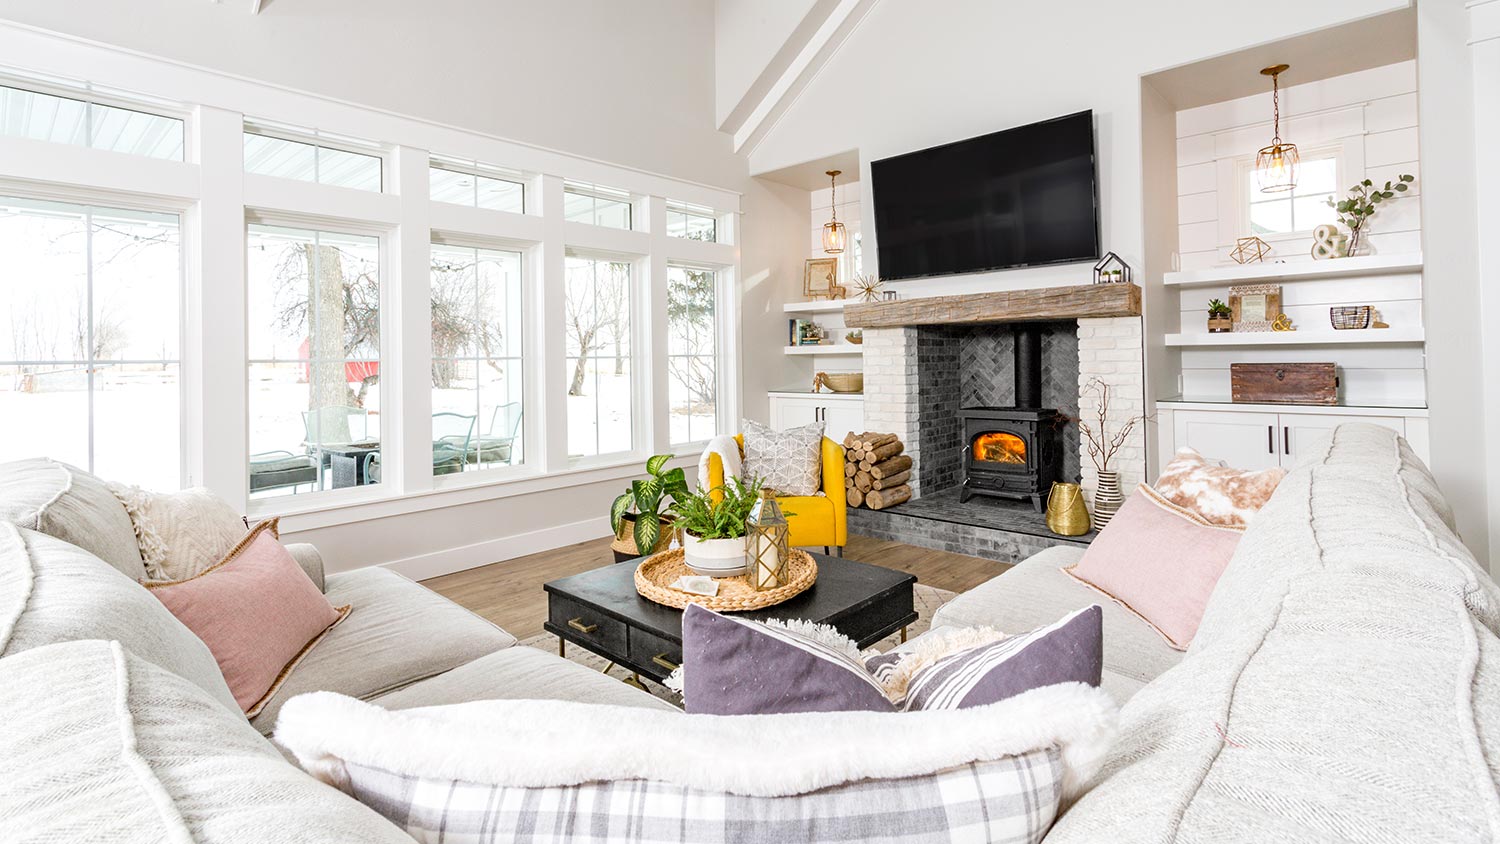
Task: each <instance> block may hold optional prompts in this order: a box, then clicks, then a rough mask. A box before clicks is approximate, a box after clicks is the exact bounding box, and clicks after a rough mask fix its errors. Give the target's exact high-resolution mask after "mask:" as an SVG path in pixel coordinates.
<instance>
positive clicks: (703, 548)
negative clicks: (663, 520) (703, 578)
mask: <svg viewBox="0 0 1500 844" xmlns="http://www.w3.org/2000/svg"><path fill="white" fill-rule="evenodd" d="M682 556H683V560H684V562H686V563H687V567H688V568H690V569H692V570H693V571H694V572H695V573H697V574H702V575H707V576H709V577H738V576H740V575H742V574H744V573H745V537H743V536H741V537H738V538H736V539H699V538H698V537H696V536H693V535H692V534H691V533H688V532H687V531H683V533H682Z"/></svg>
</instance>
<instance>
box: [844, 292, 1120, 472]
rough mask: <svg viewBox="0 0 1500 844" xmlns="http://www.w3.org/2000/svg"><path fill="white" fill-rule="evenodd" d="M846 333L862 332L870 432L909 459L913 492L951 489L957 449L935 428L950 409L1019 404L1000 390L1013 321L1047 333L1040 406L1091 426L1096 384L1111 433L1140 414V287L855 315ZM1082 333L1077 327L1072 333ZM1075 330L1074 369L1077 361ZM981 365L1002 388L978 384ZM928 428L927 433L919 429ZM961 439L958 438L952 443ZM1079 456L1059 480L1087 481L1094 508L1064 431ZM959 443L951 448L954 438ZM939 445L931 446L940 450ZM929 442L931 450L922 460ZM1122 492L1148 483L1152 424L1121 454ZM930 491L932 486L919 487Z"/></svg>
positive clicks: (920, 303)
mask: <svg viewBox="0 0 1500 844" xmlns="http://www.w3.org/2000/svg"><path fill="white" fill-rule="evenodd" d="M845 320H846V323H847V324H848V325H850V326H852V327H861V328H863V329H864V373H865V389H864V394H865V427H866V428H867V429H869V430H871V431H883V432H885V431H888V432H892V433H895V434H896V435H897V436H899V437H900V438H901V441H902V442H903V443H905V444H906V452H905V453H907V454H909V455H911V457H912V461H913V464H914V465H913V471H912V481H911V484H912V494H913V497H917V498H920V497H921V496H922V494H923V493H924V492H927V493H934V492H937V491H939V490H940V489H944V488H947V487H951V486H952V485H953V484H954V483H956V481H955V479H954V472H953V470H952V469H951V468H950V466H956V465H957V451H956V449H957V448H958V447H961V444H960V443H958V440H957V439H954V438H953V437H949V436H947V435H946V431H945V432H942V434H941V435H935V434H934V431H933V429H934V428H941V427H944V426H951V425H953V424H954V420H955V419H956V417H954V416H953V411H954V410H956V409H957V408H958V407H962V406H968V405H972V404H999V405H1003V404H1005V403H1007V402H1008V401H1013V400H1014V393H1013V391H1012V392H1009V393H1008V394H1007V391H1006V388H1005V387H1004V386H1003V385H1004V384H1006V383H1008V381H1009V379H1011V378H1012V372H1011V366H1010V363H1009V360H1010V358H1009V355H1008V351H1007V347H1006V346H1005V345H1004V344H1005V342H1006V337H1007V334H1008V332H1007V326H1006V323H1017V322H1029V323H1045V324H1046V329H1045V331H1046V333H1045V334H1044V336H1043V340H1044V351H1043V365H1042V375H1043V384H1042V395H1043V399H1044V404H1047V405H1048V406H1049V407H1053V408H1056V409H1058V410H1061V411H1063V412H1065V413H1068V414H1070V415H1073V414H1076V415H1079V416H1081V417H1082V418H1084V419H1086V420H1092V419H1095V418H1096V417H1097V414H1098V405H1097V396H1096V395H1095V394H1094V393H1093V392H1091V391H1087V390H1086V388H1087V386H1088V385H1089V383H1090V382H1091V381H1092V380H1093V379H1095V378H1098V379H1100V380H1102V381H1104V382H1106V383H1108V384H1109V385H1110V387H1111V396H1110V415H1109V423H1108V424H1109V425H1110V427H1111V429H1112V430H1117V429H1118V426H1119V425H1121V424H1123V423H1124V422H1125V421H1126V420H1127V419H1129V418H1130V417H1132V416H1138V415H1140V414H1141V413H1142V411H1143V408H1144V407H1145V394H1144V390H1145V384H1144V378H1143V348H1142V338H1141V318H1140V288H1138V287H1135V286H1134V285H1084V286H1078V287H1063V288H1041V289H1038V290H1016V291H1006V292H1004V293H981V294H975V295H972V296H941V297H933V298H931V299H910V300H901V301H896V302H878V303H872V304H864V305H851V306H849V307H848V308H847V309H846V311H845ZM1075 326H1076V328H1075ZM1075 331H1076V354H1077V366H1076V370H1075V369H1074V368H1073V367H1072V366H1070V365H1069V364H1071V363H1072V361H1071V359H1070V358H1071V355H1072V354H1073V349H1074V348H1075V347H1074V344H1073V343H1072V342H1071V341H1072V340H1073V339H1074V337H1073V336H1072V335H1073V332H1075ZM974 358H982V359H987V360H981V361H978V362H980V363H983V364H984V365H985V366H984V368H986V369H988V370H991V371H992V372H993V373H994V374H995V375H996V376H997V378H996V379H995V381H994V384H998V385H1000V386H998V387H995V386H992V385H990V384H986V383H985V382H984V380H983V379H982V378H976V375H975V372H976V367H975V363H976V361H975V360H974ZM924 426H925V428H926V430H924ZM956 436H957V435H956V434H955V435H954V437H956ZM1064 437H1065V438H1067V439H1066V440H1065V443H1071V444H1073V445H1074V446H1075V447H1076V452H1075V454H1076V458H1075V457H1074V455H1069V456H1068V457H1069V459H1067V460H1065V463H1064V471H1063V479H1064V480H1069V479H1071V478H1074V477H1081V481H1082V485H1083V487H1084V492H1085V494H1086V495H1087V496H1089V498H1090V499H1092V496H1093V493H1094V488H1095V485H1096V481H1097V475H1096V473H1095V470H1094V464H1093V461H1092V460H1090V459H1089V456H1088V454H1087V452H1086V451H1085V449H1084V443H1083V438H1082V436H1081V432H1080V431H1079V430H1078V428H1077V426H1076V425H1069V426H1068V427H1067V428H1065V429H1064ZM950 439H952V442H949V440H950ZM935 443H938V444H941V445H940V446H935V445H934V444H935ZM924 444H926V446H927V449H928V451H929V452H939V451H940V452H941V453H927V454H924V452H923V446H924ZM1112 468H1115V469H1116V470H1117V471H1119V472H1120V485H1121V489H1122V490H1125V491H1127V492H1128V491H1129V490H1132V489H1134V488H1135V485H1136V484H1138V483H1141V482H1143V481H1145V471H1146V449H1145V426H1143V425H1137V426H1136V430H1135V431H1134V432H1133V434H1132V435H1131V437H1130V440H1129V441H1128V442H1127V443H1126V444H1125V446H1124V447H1123V448H1121V449H1120V451H1119V452H1118V453H1117V454H1116V455H1115V458H1114V462H1113V464H1112ZM924 487H925V488H924Z"/></svg>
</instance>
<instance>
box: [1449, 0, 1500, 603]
mask: <svg viewBox="0 0 1500 844" xmlns="http://www.w3.org/2000/svg"><path fill="white" fill-rule="evenodd" d="M1469 17H1470V21H1469V22H1470V33H1469V38H1470V44H1471V45H1472V46H1471V48H1470V58H1471V60H1472V72H1473V82H1474V86H1473V87H1474V92H1473V95H1474V137H1475V141H1476V144H1475V145H1476V150H1475V152H1476V155H1475V159H1476V160H1475V170H1474V174H1475V179H1474V182H1475V187H1476V192H1477V193H1478V195H1479V197H1480V198H1479V215H1478V217H1477V219H1476V221H1475V222H1476V225H1477V227H1478V230H1479V240H1478V243H1479V259H1480V266H1479V281H1480V284H1479V295H1480V299H1479V308H1478V311H1479V312H1480V313H1483V314H1492V313H1497V312H1500V200H1497V199H1496V197H1500V155H1497V154H1496V152H1495V144H1494V142H1493V139H1494V138H1496V137H1500V0H1483V2H1478V3H1472V4H1470V9H1469ZM1455 107H1457V106H1456V105H1455ZM1481 336H1482V341H1481V342H1482V352H1481V354H1482V358H1481V361H1482V363H1481V367H1482V368H1481V371H1483V372H1486V373H1494V372H1500V334H1497V333H1496V332H1493V331H1486V332H1481ZM1483 380H1484V384H1483V389H1484V410H1483V412H1484V428H1483V431H1481V432H1480V437H1481V438H1482V439H1483V440H1484V442H1485V443H1486V445H1487V446H1488V447H1487V448H1486V450H1485V455H1484V456H1485V461H1484V470H1483V471H1484V473H1485V476H1486V477H1488V478H1500V447H1494V446H1490V445H1489V443H1490V441H1491V440H1492V439H1493V438H1492V437H1491V436H1488V434H1492V433H1493V432H1494V431H1495V429H1496V427H1497V426H1500V387H1497V386H1496V385H1495V384H1494V379H1493V378H1486V379H1483ZM1489 493H1490V494H1489V502H1488V503H1489V507H1488V514H1487V515H1488V520H1489V538H1490V549H1491V558H1492V560H1491V567H1490V571H1491V572H1493V573H1495V574H1496V575H1500V560H1496V559H1494V558H1495V557H1496V556H1500V555H1497V554H1496V553H1495V552H1496V551H1500V490H1497V489H1494V488H1493V487H1492V488H1491V489H1490V490H1489Z"/></svg>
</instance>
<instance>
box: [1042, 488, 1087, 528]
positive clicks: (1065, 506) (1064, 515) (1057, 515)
mask: <svg viewBox="0 0 1500 844" xmlns="http://www.w3.org/2000/svg"><path fill="white" fill-rule="evenodd" d="M1047 529H1048V530H1050V531H1052V532H1053V533H1055V534H1057V535H1058V536H1083V535H1084V534H1085V533H1088V532H1089V508H1088V507H1087V506H1086V505H1085V504H1084V503H1083V489H1082V488H1080V487H1079V486H1078V484H1068V483H1055V484H1053V485H1052V491H1051V492H1050V493H1048V494H1047Z"/></svg>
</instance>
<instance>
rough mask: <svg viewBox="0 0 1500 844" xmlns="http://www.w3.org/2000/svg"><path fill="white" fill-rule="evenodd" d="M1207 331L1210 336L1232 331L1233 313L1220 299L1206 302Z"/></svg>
mask: <svg viewBox="0 0 1500 844" xmlns="http://www.w3.org/2000/svg"><path fill="white" fill-rule="evenodd" d="M1208 330H1209V332H1210V333H1212V334H1218V333H1220V332H1223V331H1233V330H1234V311H1233V310H1231V309H1230V307H1229V306H1228V305H1226V304H1224V300H1222V299H1210V300H1209V301H1208Z"/></svg>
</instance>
